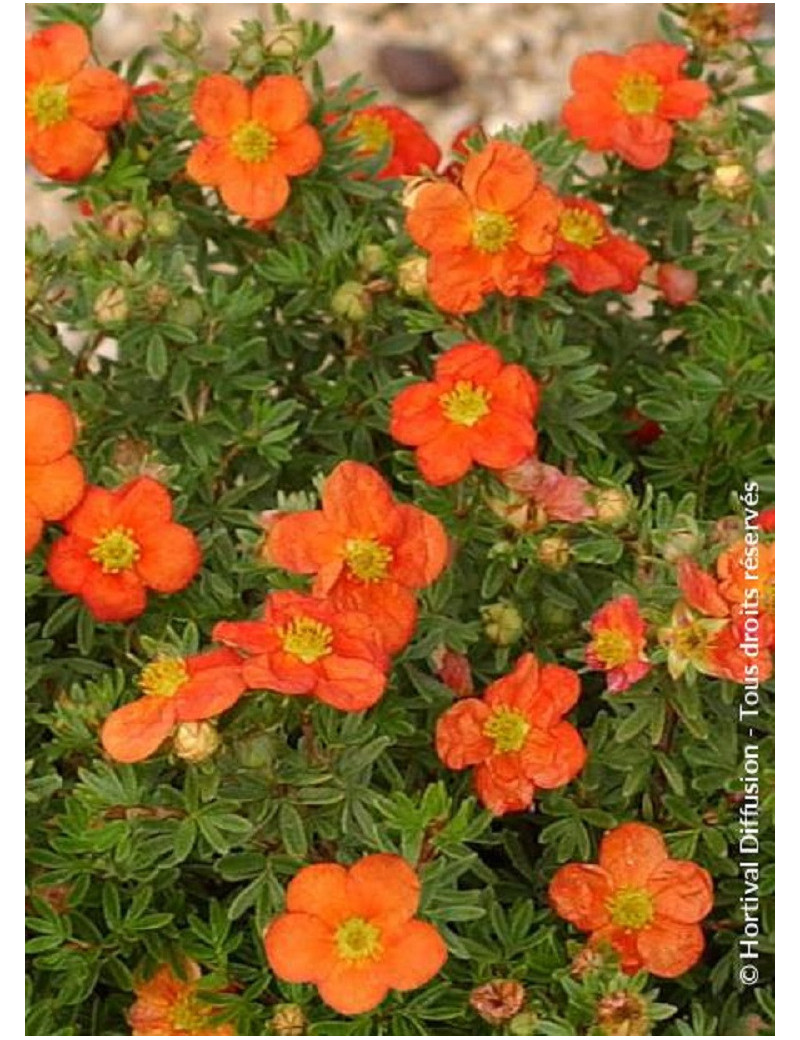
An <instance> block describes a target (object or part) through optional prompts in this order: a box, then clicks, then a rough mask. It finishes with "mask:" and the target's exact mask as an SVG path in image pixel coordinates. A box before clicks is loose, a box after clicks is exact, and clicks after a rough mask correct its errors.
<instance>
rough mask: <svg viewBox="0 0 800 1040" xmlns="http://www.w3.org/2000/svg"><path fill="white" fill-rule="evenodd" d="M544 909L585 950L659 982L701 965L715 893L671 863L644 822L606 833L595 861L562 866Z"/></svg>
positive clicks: (692, 867) (696, 871)
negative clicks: (607, 950) (581, 935)
mask: <svg viewBox="0 0 800 1040" xmlns="http://www.w3.org/2000/svg"><path fill="white" fill-rule="evenodd" d="M549 898H550V903H551V905H552V907H553V909H554V910H555V911H556V913H557V914H559V915H560V916H561V917H564V918H565V919H566V920H567V921H570V922H571V923H572V924H574V925H575V927H576V928H579V929H580V930H581V931H582V932H591V933H592V934H591V939H590V942H591V945H592V946H601V945H603V944H608V945H610V946H611V947H612V948H613V949H614V950H615V951H616V952H617V953H618V954H619V957H620V964H621V967H622V970H623V971H625V972H627V973H628V974H631V975H632V974H634V973H635V972H637V971H640V970H642V969H644V970H645V971H649V972H651V973H652V974H653V975H660V976H661V977H662V978H667V979H671V978H675V977H676V976H678V975H682V974H683V973H684V972H685V971H689V969H690V968H692V967H694V965H695V964H696V963H697V962H698V960H699V959H700V956H701V954H702V952H703V947H704V939H703V931H702V929H701V927H700V925H699V923H698V922H699V921H702V919H703V918H704V917H706V916H707V915H708V914H709V913H710V912H711V907H712V905H713V901H714V893H713V888H712V884H711V878H710V876H709V874H708V871H706V870H704V869H703V868H702V867H699V866H698V865H697V864H696V863H692V862H691V861H690V860H675V859H670V858H669V853H668V851H667V846H666V844H665V842H664V839H663V837H662V836H661V834H660V833H659V832H658V831H657V830H656V829H655V828H654V827H648V826H646V825H645V824H643V823H624V824H622V826H620V827H615V828H614V830H612V831H608V832H606V834H605V835H604V837H603V840H602V842H601V843H600V862H599V864H598V865H595V864H593V863H568V864H567V866H565V867H561V869H560V870H558V871H556V874H555V876H554V878H553V880H552V881H551V883H550V891H549Z"/></svg>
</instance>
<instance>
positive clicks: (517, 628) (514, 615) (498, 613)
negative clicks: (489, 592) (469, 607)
mask: <svg viewBox="0 0 800 1040" xmlns="http://www.w3.org/2000/svg"><path fill="white" fill-rule="evenodd" d="M481 617H482V618H483V630H484V632H485V633H486V636H487V638H488V639H490V640H491V641H492V642H493V643H496V644H497V645H498V646H511V644H512V643H516V641H517V640H518V639H519V637H520V636H521V635H522V630H523V627H524V626H523V624H522V618H521V616H520V613H519V611H518V610H517V608H516V607H515V606H512V604H510V603H493V604H491V606H488V607H483V608H481Z"/></svg>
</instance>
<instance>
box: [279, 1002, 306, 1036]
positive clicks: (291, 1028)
mask: <svg viewBox="0 0 800 1040" xmlns="http://www.w3.org/2000/svg"><path fill="white" fill-rule="evenodd" d="M306 1025H307V1023H306V1016H305V1015H304V1014H303V1009H302V1008H301V1007H300V1005H299V1004H278V1005H277V1007H276V1008H275V1013H274V1014H273V1016H272V1023H271V1026H272V1033H273V1035H274V1036H305V1035H306Z"/></svg>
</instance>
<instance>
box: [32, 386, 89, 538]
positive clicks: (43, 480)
mask: <svg viewBox="0 0 800 1040" xmlns="http://www.w3.org/2000/svg"><path fill="white" fill-rule="evenodd" d="M75 433H76V430H75V417H74V416H73V414H72V412H71V411H70V409H69V406H68V405H66V404H64V402H63V401H60V400H59V399H58V398H57V397H53V396H52V394H27V395H26V397H25V553H26V554H27V553H29V552H33V550H34V549H35V548H36V546H37V545H38V544H39V541H40V539H41V537H42V531H43V529H44V524H45V521H46V520H61V519H62V517H65V516H66V515H67V513H69V512H71V511H72V510H73V509H74V508H75V506H76V505H77V504H78V503H79V502H80V500H81V498H82V497H83V489H84V485H85V481H84V478H83V467H82V466H81V464H80V462H78V460H77V459H76V458H75V456H74V455H73V454H72V448H73V445H74V444H75Z"/></svg>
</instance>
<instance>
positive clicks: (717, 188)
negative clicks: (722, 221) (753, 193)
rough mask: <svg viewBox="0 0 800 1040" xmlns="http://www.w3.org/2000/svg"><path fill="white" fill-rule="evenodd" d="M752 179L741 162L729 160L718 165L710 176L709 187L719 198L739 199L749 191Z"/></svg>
mask: <svg viewBox="0 0 800 1040" xmlns="http://www.w3.org/2000/svg"><path fill="white" fill-rule="evenodd" d="M751 185H752V180H751V178H750V175H749V174H748V172H747V170H746V169H745V168H744V166H742V164H741V163H737V162H730V163H723V164H722V165H721V166H718V167H717V168H716V170H714V173H713V175H712V177H711V189H712V191H713V192H714V193H715V194H717V195H719V196H720V198H723V199H729V200H731V201H733V200H735V199H741V198H743V197H744V196H745V195H747V194H748V192H749V191H750V187H751Z"/></svg>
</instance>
